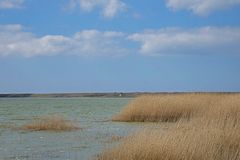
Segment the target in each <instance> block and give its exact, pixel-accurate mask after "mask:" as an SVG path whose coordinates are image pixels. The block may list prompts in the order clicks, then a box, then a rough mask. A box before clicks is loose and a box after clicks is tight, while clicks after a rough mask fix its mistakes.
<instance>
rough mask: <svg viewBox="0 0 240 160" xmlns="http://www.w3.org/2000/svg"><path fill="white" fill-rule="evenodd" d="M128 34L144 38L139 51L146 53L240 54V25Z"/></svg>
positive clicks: (135, 39) (133, 39)
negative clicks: (237, 26)
mask: <svg viewBox="0 0 240 160" xmlns="http://www.w3.org/2000/svg"><path fill="white" fill-rule="evenodd" d="M128 38H129V39H130V40H132V41H136V42H140V44H141V47H140V50H139V52H141V53H142V54H146V55H164V54H214V53H217V54H222V53H223V54H229V53H230V54H231V53H237V54H240V52H239V51H240V28H230V27H226V28H216V27H204V28H196V29H188V30H184V29H179V28H166V29H160V30H152V31H145V32H143V33H135V34H133V35H130V36H129V37H128Z"/></svg>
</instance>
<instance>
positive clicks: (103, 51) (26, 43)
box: [0, 25, 128, 57]
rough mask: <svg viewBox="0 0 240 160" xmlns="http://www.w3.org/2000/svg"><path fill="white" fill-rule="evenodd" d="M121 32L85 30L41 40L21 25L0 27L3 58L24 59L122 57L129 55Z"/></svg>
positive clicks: (0, 46)
mask: <svg viewBox="0 0 240 160" xmlns="http://www.w3.org/2000/svg"><path fill="white" fill-rule="evenodd" d="M124 38H125V37H124V34H123V33H121V32H114V31H106V32H100V31H98V30H84V31H81V32H77V33H75V34H74V35H73V36H70V37H67V36H63V35H45V36H43V37H37V36H36V35H34V34H32V33H30V32H24V31H23V27H22V26H20V25H2V26H1V25H0V56H8V55H22V56H25V57H33V56H41V55H57V54H73V55H81V56H106V55H108V56H121V55H123V54H126V53H128V50H127V49H126V48H124V47H123V46H122V43H121V41H124Z"/></svg>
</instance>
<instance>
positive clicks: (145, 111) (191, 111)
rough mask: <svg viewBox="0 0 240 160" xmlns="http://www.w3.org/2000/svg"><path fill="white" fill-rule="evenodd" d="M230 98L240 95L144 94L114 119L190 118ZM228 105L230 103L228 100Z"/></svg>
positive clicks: (173, 119) (162, 119)
mask: <svg viewBox="0 0 240 160" xmlns="http://www.w3.org/2000/svg"><path fill="white" fill-rule="evenodd" d="M233 97H234V98H233ZM229 98H231V99H234V100H236V99H237V98H240V95H227V94H210V93H208V94H200V93H192V94H166V95H144V96H140V97H137V98H136V99H134V100H133V101H132V102H130V103H129V104H128V105H127V106H126V107H124V108H123V110H122V111H121V112H120V113H119V114H118V115H115V116H113V118H112V120H113V121H124V122H145V121H148V122H159V121H161V122H176V121H178V120H180V119H182V118H184V119H187V120H189V119H190V118H192V117H195V116H200V115H203V114H205V113H206V112H207V111H208V110H212V109H215V108H217V106H218V105H219V103H221V105H224V103H225V100H227V101H229V100H228V99H229ZM230 103H231V102H230ZM226 105H229V104H228V102H226Z"/></svg>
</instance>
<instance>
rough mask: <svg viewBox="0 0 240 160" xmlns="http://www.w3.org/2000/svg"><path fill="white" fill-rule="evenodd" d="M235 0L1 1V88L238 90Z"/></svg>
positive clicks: (239, 25) (239, 19) (239, 6)
mask: <svg viewBox="0 0 240 160" xmlns="http://www.w3.org/2000/svg"><path fill="white" fill-rule="evenodd" d="M239 15H240V1H239V0H232V1H229V0H218V1H216V0H195V1H193V0H163V1H159V0H152V1H147V0H143V1H139V0H51V1H49V0H41V1H38V0H0V93H57V92H117V91H118V92H133V91H159V92H161V91H163V92H166V91H170V92H172V91H179V92H180V91H234V92H237V91H240V16H239Z"/></svg>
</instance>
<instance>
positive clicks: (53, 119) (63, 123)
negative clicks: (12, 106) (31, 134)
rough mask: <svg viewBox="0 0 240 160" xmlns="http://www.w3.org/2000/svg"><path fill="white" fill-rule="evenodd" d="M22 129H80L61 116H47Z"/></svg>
mask: <svg viewBox="0 0 240 160" xmlns="http://www.w3.org/2000/svg"><path fill="white" fill-rule="evenodd" d="M20 129H21V130H28V131H72V130H76V129H78V127H77V126H76V125H75V124H74V123H73V122H72V121H70V120H66V119H65V118H64V117H63V116H61V115H47V116H41V117H38V118H36V119H34V120H33V121H32V122H30V123H27V124H24V125H22V126H21V127H20Z"/></svg>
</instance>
